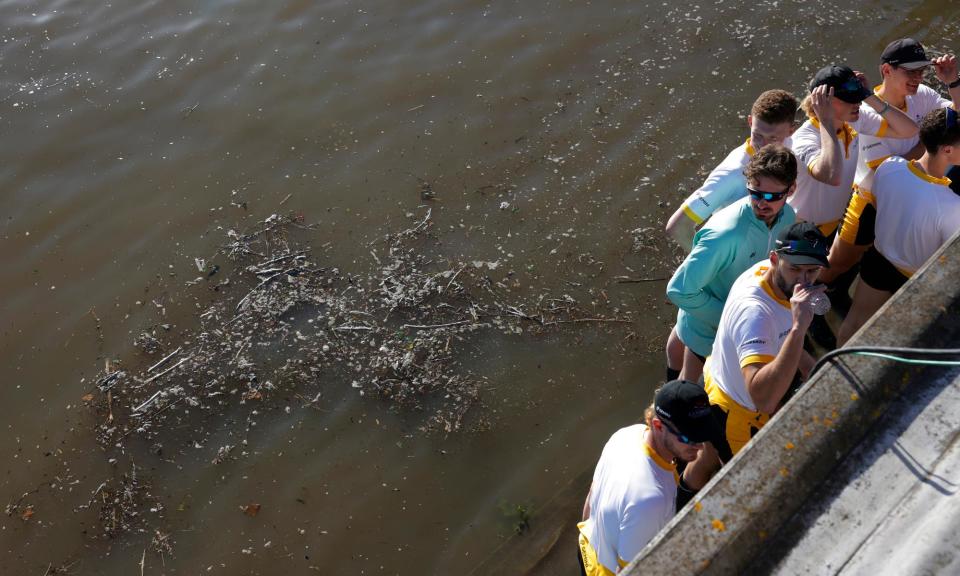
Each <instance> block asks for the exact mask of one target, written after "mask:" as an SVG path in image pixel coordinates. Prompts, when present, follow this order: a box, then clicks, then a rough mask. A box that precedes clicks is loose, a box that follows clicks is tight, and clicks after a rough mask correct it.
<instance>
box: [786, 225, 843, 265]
mask: <svg viewBox="0 0 960 576" xmlns="http://www.w3.org/2000/svg"><path fill="white" fill-rule="evenodd" d="M777 252H778V253H779V254H780V255H781V256H782V257H783V258H786V259H787V260H788V261H789V262H790V263H791V264H815V265H817V266H823V267H824V268H829V267H830V264H829V263H828V262H827V254H828V253H829V252H830V244H829V243H828V242H827V238H826V237H825V236H824V235H823V233H822V232H820V229H819V228H817V227H816V226H815V225H813V224H811V223H810V222H796V223H795V224H793V225H791V226H790V227H789V228H787V229H786V230H783V231H782V232H780V234H779V235H778V236H777Z"/></svg>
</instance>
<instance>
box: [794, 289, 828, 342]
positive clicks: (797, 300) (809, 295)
mask: <svg viewBox="0 0 960 576" xmlns="http://www.w3.org/2000/svg"><path fill="white" fill-rule="evenodd" d="M826 289H827V286H826V285H825V284H817V285H814V286H801V285H800V284H797V286H796V287H795V288H794V289H793V296H792V297H791V298H790V312H791V313H792V314H793V325H794V326H796V327H797V329H799V330H801V331H802V332H806V331H807V328H809V327H810V323H811V322H813V304H812V303H811V301H812V300H813V299H814V298H815V297H822V298H826V295H824V292H825V291H826Z"/></svg>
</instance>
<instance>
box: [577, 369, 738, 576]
mask: <svg viewBox="0 0 960 576" xmlns="http://www.w3.org/2000/svg"><path fill="white" fill-rule="evenodd" d="M644 417H645V421H646V423H645V424H634V425H633V426H628V427H626V428H621V429H620V430H618V431H617V432H615V433H614V434H613V436H612V437H611V438H610V440H609V441H607V444H606V446H604V448H603V453H602V454H601V456H600V461H599V462H598V463H597V468H596V471H595V472H594V474H593V483H592V484H591V486H590V493H589V494H587V499H586V501H585V502H584V505H583V521H582V522H580V523H579V524H578V525H577V528H578V529H579V531H580V536H579V547H580V561H581V564H580V568H581V570H582V573H583V574H586V576H611V575H613V574H616V573H617V572H619V571H620V569H621V568H623V567H624V566H626V565H627V564H628V563H629V562H630V561H631V560H633V559H634V558H635V557H636V556H637V555H638V554H639V553H640V551H641V550H643V548H644V546H646V545H647V543H648V542H649V541H650V540H652V539H653V537H654V536H656V535H657V532H659V531H660V529H661V528H663V527H664V526H665V525H666V524H667V522H669V521H670V519H671V518H673V516H674V513H675V511H676V495H677V482H678V480H679V476H678V475H677V469H676V463H677V461H678V460H682V461H684V462H689V461H691V460H693V459H694V458H696V456H697V453H698V452H699V451H700V450H701V449H702V448H703V446H704V443H705V442H709V441H712V440H713V439H715V438H716V437H717V435H718V433H719V430H718V427H717V424H716V418H715V416H714V413H713V409H712V408H711V407H710V401H709V400H708V398H707V393H706V392H704V390H703V388H702V387H701V386H700V385H698V384H694V383H693V382H687V381H684V380H673V381H670V382H667V383H666V384H664V385H663V386H662V387H661V388H660V389H659V390H657V393H656V395H655V397H654V401H653V404H652V405H651V406H650V407H649V408H647V410H646V411H645V414H644Z"/></svg>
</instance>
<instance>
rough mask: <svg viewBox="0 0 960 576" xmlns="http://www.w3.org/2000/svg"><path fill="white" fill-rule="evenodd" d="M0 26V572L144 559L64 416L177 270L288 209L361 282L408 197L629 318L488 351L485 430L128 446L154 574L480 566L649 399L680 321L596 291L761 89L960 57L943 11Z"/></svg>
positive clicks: (332, 5)
mask: <svg viewBox="0 0 960 576" xmlns="http://www.w3.org/2000/svg"><path fill="white" fill-rule="evenodd" d="M0 17H2V21H3V22H4V24H5V26H4V30H3V33H2V42H3V43H2V44H0V67H2V70H3V75H2V77H0V129H2V131H3V139H2V141H0V151H2V156H0V157H2V159H3V161H2V166H0V215H2V216H3V221H2V229H0V245H2V250H3V254H4V266H3V267H2V269H0V295H2V304H0V330H2V332H0V361H2V387H0V405H2V406H3V408H4V416H3V421H4V427H5V432H6V433H5V434H4V438H3V440H0V462H2V463H3V473H2V477H0V491H2V495H3V497H4V498H5V499H6V500H7V501H8V502H9V503H14V502H16V501H17V500H18V499H19V498H20V495H21V494H24V493H28V492H30V494H28V495H27V497H26V498H25V501H26V502H29V503H30V504H32V505H33V506H34V509H33V510H34V515H33V517H31V518H30V519H29V520H22V519H21V518H20V514H19V513H15V514H12V515H10V516H3V517H0V549H2V551H3V553H2V556H0V573H2V574H44V571H45V570H47V569H48V567H51V568H50V569H51V570H52V569H53V568H56V567H58V566H64V565H67V566H69V567H70V573H71V574H121V573H123V574H129V573H136V571H137V570H139V569H140V561H141V557H142V554H143V550H144V548H145V547H146V546H147V544H148V542H149V539H150V537H151V536H152V534H133V535H127V536H125V537H123V538H120V539H118V540H114V541H105V540H103V539H100V538H94V536H95V535H97V534H99V531H98V528H97V519H96V515H95V513H93V512H91V511H86V510H79V511H77V507H78V506H80V505H82V504H84V503H86V501H87V500H88V498H89V495H90V493H91V492H92V491H93V490H94V489H95V488H96V486H97V485H98V484H99V482H100V481H101V479H102V478H103V477H104V475H106V474H108V473H109V470H110V466H111V464H110V462H109V461H108V458H109V457H110V455H107V454H104V453H103V452H101V451H100V449H99V448H97V445H96V443H95V441H94V438H93V435H92V433H91V431H90V430H91V428H92V427H93V426H94V425H95V424H96V418H95V416H94V415H93V414H92V413H91V412H89V411H88V410H86V409H84V408H83V407H82V403H81V401H80V398H81V396H83V395H84V394H85V393H87V392H88V391H90V389H91V378H93V377H94V375H95V374H96V373H97V372H98V371H99V370H100V369H102V367H103V364H104V360H105V359H107V358H110V359H117V360H121V361H123V362H127V363H132V362H136V361H137V358H138V356H137V353H136V351H135V349H134V346H133V343H132V342H133V339H134V337H135V336H136V335H137V334H138V333H139V332H140V331H141V330H143V329H144V328H145V327H148V326H151V325H154V324H156V323H158V322H163V323H169V324H171V325H172V326H173V330H175V331H176V330H184V331H185V330H189V329H191V328H195V327H196V324H197V320H196V314H197V308H196V304H195V300H194V299H195V297H196V296H195V294H196V292H195V291H194V292H190V291H189V290H188V289H187V287H186V286H185V283H186V282H187V281H188V280H191V279H192V278H194V276H195V275H196V268H195V266H194V258H196V257H203V258H210V257H212V256H213V255H214V254H215V253H216V250H217V247H218V246H219V245H220V244H221V243H222V242H223V241H224V238H225V236H224V233H225V231H226V230H227V229H229V228H243V227H245V226H251V225H252V224H253V223H254V222H256V221H258V220H262V219H263V218H265V217H266V216H269V215H270V214H272V213H274V212H283V211H294V212H296V213H299V214H302V215H303V217H304V219H305V220H306V221H309V222H319V223H321V224H322V229H321V230H320V231H318V232H317V236H316V242H315V244H316V245H318V246H319V245H322V244H324V243H326V242H330V243H331V244H330V248H329V249H328V250H327V251H326V252H325V256H324V258H326V259H327V260H328V261H329V265H331V266H339V267H341V268H342V269H345V270H356V271H357V272H358V273H359V272H362V271H363V270H364V269H365V267H369V266H370V259H369V258H368V257H367V255H368V252H369V248H368V247H367V243H368V242H369V241H370V240H372V239H375V238H376V237H377V236H379V235H382V234H383V233H384V232H385V231H388V230H391V229H397V228H400V227H406V226H407V225H408V218H407V217H406V214H407V213H408V212H410V211H414V210H416V208H417V207H418V206H420V205H421V203H422V200H421V190H422V189H423V188H424V186H429V188H430V189H431V190H432V191H433V192H434V193H435V194H436V199H435V200H432V201H430V203H431V204H432V206H433V207H434V219H435V226H436V228H437V230H438V231H440V232H442V233H443V236H442V240H443V247H444V249H445V250H446V254H445V256H447V257H450V258H457V259H460V260H462V261H464V262H467V261H471V260H485V261H496V260H501V261H502V262H503V263H504V266H503V268H500V269H498V274H499V273H501V272H502V274H503V276H505V275H506V274H507V273H508V272H509V271H514V272H516V273H517V278H518V279H519V280H520V282H521V285H522V286H523V287H522V288H518V290H520V291H523V290H527V289H529V290H530V291H536V290H552V291H553V292H554V293H555V294H563V293H564V292H570V293H571V294H575V295H576V297H577V298H578V299H580V300H581V302H585V303H588V302H590V300H591V299H599V298H609V299H610V301H611V302H612V306H619V307H621V308H622V309H623V310H627V311H630V312H631V313H632V314H634V317H635V318H636V322H635V323H634V324H633V325H631V326H628V327H624V328H622V329H621V328H611V329H610V330H606V329H604V330H598V329H597V328H596V327H583V328H581V329H571V330H569V331H567V332H564V333H563V334H561V335H557V336H552V337H549V338H546V339H534V338H528V337H525V336H522V335H521V336H517V337H515V338H510V337H506V336H503V335H502V334H499V333H491V334H488V335H486V336H484V337H483V338H481V340H480V342H479V344H477V350H476V354H475V355H474V356H473V357H471V358H466V359H464V362H465V364H466V365H467V367H468V368H469V369H470V370H472V371H473V372H474V373H476V374H479V375H481V376H484V377H486V378H487V380H488V382H489V385H488V387H487V388H486V389H485V390H484V393H483V399H484V403H485V405H484V406H483V407H481V408H480V409H478V410H479V411H480V412H481V414H482V416H483V417H484V418H486V419H488V420H490V421H491V422H492V423H493V426H492V429H490V430H489V431H485V432H470V431H468V432H463V433H458V434H454V435H450V436H447V437H442V436H439V435H433V436H424V435H422V434H420V433H419V432H417V426H418V424H419V423H420V420H419V416H418V415H417V414H410V413H404V412H399V413H398V412H395V411H391V410H390V409H389V407H387V406H385V405H383V404H381V403H379V402H378V401H377V400H375V399H371V398H361V397H359V396H357V395H356V394H355V393H354V391H352V390H350V389H343V390H330V391H329V393H328V394H327V395H326V396H325V398H324V403H323V404H321V405H320V408H321V410H312V409H310V408H302V407H301V406H300V404H299V403H292V404H291V406H292V408H293V409H292V411H291V412H290V413H289V414H287V413H285V412H283V411H274V412H268V413H266V414H263V415H261V416H260V417H259V419H258V421H257V427H256V431H255V433H249V434H246V436H245V437H246V438H247V439H248V442H249V445H248V447H247V454H246V455H244V456H242V457H240V458H238V459H236V460H235V461H232V462H229V463H227V464H224V465H220V466H212V465H211V464H210V460H211V458H212V456H213V455H215V453H216V448H217V446H219V445H221V444H222V443H224V442H226V441H227V440H228V439H230V438H234V439H235V436H231V435H232V434H233V435H236V434H237V433H238V431H240V430H241V429H242V428H243V424H242V423H233V425H231V423H229V422H228V423H225V424H224V425H223V426H222V428H220V434H221V438H215V440H216V439H222V440H224V442H221V443H219V444H217V443H215V442H211V443H208V444H205V445H202V446H200V447H199V448H197V447H195V445H194V443H193V441H192V440H191V438H190V431H189V430H181V431H179V434H178V435H177V438H179V439H180V440H181V441H182V443H181V444H179V445H176V446H169V445H167V446H165V452H164V454H165V456H164V457H163V458H160V457H157V456H155V455H153V454H152V453H151V452H150V450H148V447H147V446H146V445H145V444H144V445H139V444H136V443H134V445H133V446H132V448H131V450H133V451H134V454H132V456H133V457H134V459H135V460H137V461H139V462H140V466H141V467H142V470H143V472H142V474H143V475H145V476H146V477H148V478H149V479H150V482H151V484H152V485H153V486H154V491H155V493H156V494H158V495H159V496H160V498H161V500H162V502H163V503H164V506H165V508H166V509H165V510H164V511H163V512H162V513H157V518H158V521H157V523H158V524H160V525H162V526H163V527H164V528H165V529H166V530H168V531H170V532H172V539H173V540H174V555H173V557H170V556H164V557H162V558H161V557H159V556H157V555H154V554H152V553H149V552H148V553H147V554H146V559H145V569H144V573H145V574H161V573H169V574H174V573H179V574H195V573H207V572H209V573H219V574H248V573H249V574H278V573H297V574H299V573H316V572H319V573H321V574H355V573H359V574H380V573H384V574H394V573H400V574H422V573H437V574H445V573H464V572H470V571H471V570H473V569H474V567H476V566H477V565H479V564H480V563H481V562H483V561H484V560H486V559H488V558H489V557H490V556H491V555H492V554H502V553H503V550H500V551H499V552H498V549H499V547H500V546H501V545H502V544H503V542H504V541H505V540H506V539H507V538H508V537H509V536H510V535H511V534H512V531H513V523H514V522H515V521H516V518H514V517H511V515H510V514H509V513H507V512H508V511H509V509H515V508H516V506H517V505H518V504H522V505H526V506H528V507H529V508H530V509H531V510H532V511H533V516H532V520H531V525H532V527H531V532H532V533H533V534H534V535H535V534H536V533H537V530H539V529H541V528H542V526H538V525H537V518H538V516H539V517H543V516H544V515H545V514H546V513H547V512H549V507H550V506H556V505H558V504H557V502H556V501H552V502H551V500H550V499H551V498H552V497H553V496H554V495H555V494H557V493H558V492H560V491H561V490H562V489H563V488H564V487H566V486H567V485H568V483H569V482H571V481H572V480H573V479H574V478H576V477H577V476H578V475H580V474H581V473H582V472H584V471H585V470H589V469H591V468H592V466H593V465H594V463H595V460H596V458H597V456H598V454H599V451H600V449H601V447H602V445H603V442H604V441H605V440H606V438H607V437H608V436H609V434H610V433H611V432H612V431H613V430H614V429H616V428H618V427H620V426H622V425H624V424H625V423H627V422H629V421H631V420H632V419H634V418H636V417H637V416H638V415H639V414H640V412H641V410H642V407H643V405H644V403H645V402H646V401H648V399H649V397H650V394H651V391H652V390H653V388H654V386H655V385H656V384H657V382H658V380H659V379H660V378H661V374H662V361H661V357H660V353H659V348H660V340H661V339H662V338H663V337H664V336H665V334H666V333H667V331H668V330H669V326H670V324H671V322H672V316H673V311H672V310H671V309H670V308H669V307H667V306H665V305H663V304H662V301H663V298H662V297H661V293H662V288H663V285H662V284H659V283H650V284H617V283H616V281H615V279H614V277H615V276H631V277H639V276H654V277H656V276H663V275H668V274H669V273H670V272H671V270H670V266H669V264H668V263H667V262H669V261H670V258H671V257H672V256H671V255H670V254H669V253H668V251H667V250H666V248H665V245H664V244H663V243H662V242H654V243H653V246H652V247H648V248H644V249H640V250H635V249H634V248H633V236H632V234H631V231H632V230H635V229H637V228H643V227H653V228H654V229H656V230H659V229H660V227H661V226H662V221H663V219H664V218H665V217H666V216H669V214H670V213H671V212H672V211H673V209H674V208H675V207H676V205H677V203H678V202H679V201H680V200H682V198H683V197H684V196H685V195H686V192H687V191H688V190H689V189H690V186H694V185H695V184H696V183H697V180H698V179H699V177H700V176H699V175H698V172H699V171H700V170H703V169H708V168H710V167H712V166H713V165H714V164H715V163H716V161H717V160H718V159H719V158H721V157H722V156H723V155H724V154H725V153H726V152H727V150H728V149H729V148H731V147H733V146H735V145H737V143H738V142H740V141H741V140H742V139H743V137H744V134H743V119H742V118H741V117H740V115H742V114H744V113H746V111H747V110H748V109H749V105H750V103H751V102H752V100H753V98H754V96H755V95H756V94H757V93H759V92H760V91H762V90H764V89H767V88H772V87H784V88H788V89H791V90H793V91H794V92H796V93H798V94H799V93H802V90H803V86H804V84H805V81H806V78H808V77H809V75H810V73H811V71H812V70H814V69H816V68H818V67H819V66H821V65H823V64H825V63H827V62H828V61H831V60H834V59H840V58H841V57H839V56H837V55H838V54H841V55H843V59H846V60H847V61H848V62H851V63H852V64H854V65H855V67H859V68H862V69H865V70H867V71H868V74H873V76H875V75H876V72H874V70H875V66H874V63H875V61H876V58H877V56H876V55H877V54H878V53H879V52H880V50H881V49H882V47H883V46H884V45H885V44H886V43H887V42H888V41H889V40H891V39H893V38H895V37H898V36H902V35H913V36H915V37H917V38H919V39H921V40H923V41H925V42H927V43H928V45H932V46H935V47H939V48H945V47H946V48H949V47H951V46H956V45H957V43H958V40H960V38H958V26H957V15H956V11H955V10H954V9H953V6H952V4H951V3H950V2H943V1H938V2H898V3H893V2H883V1H875V2H858V3H854V4H850V3H846V2H832V1H818V2H784V1H780V2H769V1H768V2H759V3H744V2H731V1H718V2H709V3H707V2H704V3H693V2H690V3H668V2H613V1H609V2H592V3H591V2H560V1H553V2H547V1H545V2H510V3H487V2H470V1H458V2H454V1H450V2H441V1H429V2H412V3H405V4H398V3H394V4H390V5H387V4H382V3H381V4H377V3H364V2H350V3H347V2H306V1H303V0H298V1H286V2H249V1H248V2H242V1H211V2H206V3H200V4H198V3H190V2H179V1H169V0H168V1H165V2H159V1H152V2H141V3H136V4H133V3H115V4H104V3H94V2H88V1H76V2H63V1H59V0H58V1H53V2H50V1H44V2H29V3H25V2H9V1H8V2H0ZM504 202H506V203H507V204H508V206H506V207H504V208H501V206H502V203H504ZM242 203H246V206H247V209H244V208H242V207H240V206H239V205H240V204H242ZM654 238H656V234H654ZM598 262H602V263H603V264H602V265H600V264H598ZM97 319H99V323H100V326H101V327H102V330H98V328H97V325H98V320H97ZM631 334H635V335H636V336H635V337H631V336H630V335H631ZM231 426H232V427H231ZM35 489H38V490H37V491H36V492H32V491H33V490H35ZM250 502H258V503H260V504H261V506H262V508H261V512H260V514H258V515H257V516H256V517H249V516H245V515H244V514H243V513H242V512H240V511H239V507H241V506H243V505H245V504H247V503H250ZM548 502H551V503H550V504H547V503H548ZM577 505H579V503H577ZM518 542H519V543H518V544H510V546H512V548H508V550H510V551H511V552H510V553H516V551H517V550H521V551H522V550H523V547H524V543H523V540H522V539H520V540H519V541H518ZM567 556H569V558H570V559H571V560H572V558H573V548H572V546H571V548H570V552H569V554H567ZM569 567H570V568H571V569H572V563H571V565H570V566H569Z"/></svg>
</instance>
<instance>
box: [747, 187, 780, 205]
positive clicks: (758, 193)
mask: <svg viewBox="0 0 960 576" xmlns="http://www.w3.org/2000/svg"><path fill="white" fill-rule="evenodd" d="M789 191H790V187H789V186H788V187H787V189H786V190H784V191H783V192H764V191H763V190H754V189H753V188H751V187H749V186H747V192H749V193H750V196H752V197H753V198H754V199H755V200H765V201H767V202H778V201H780V200H783V199H784V198H786V197H787V192H789Z"/></svg>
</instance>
